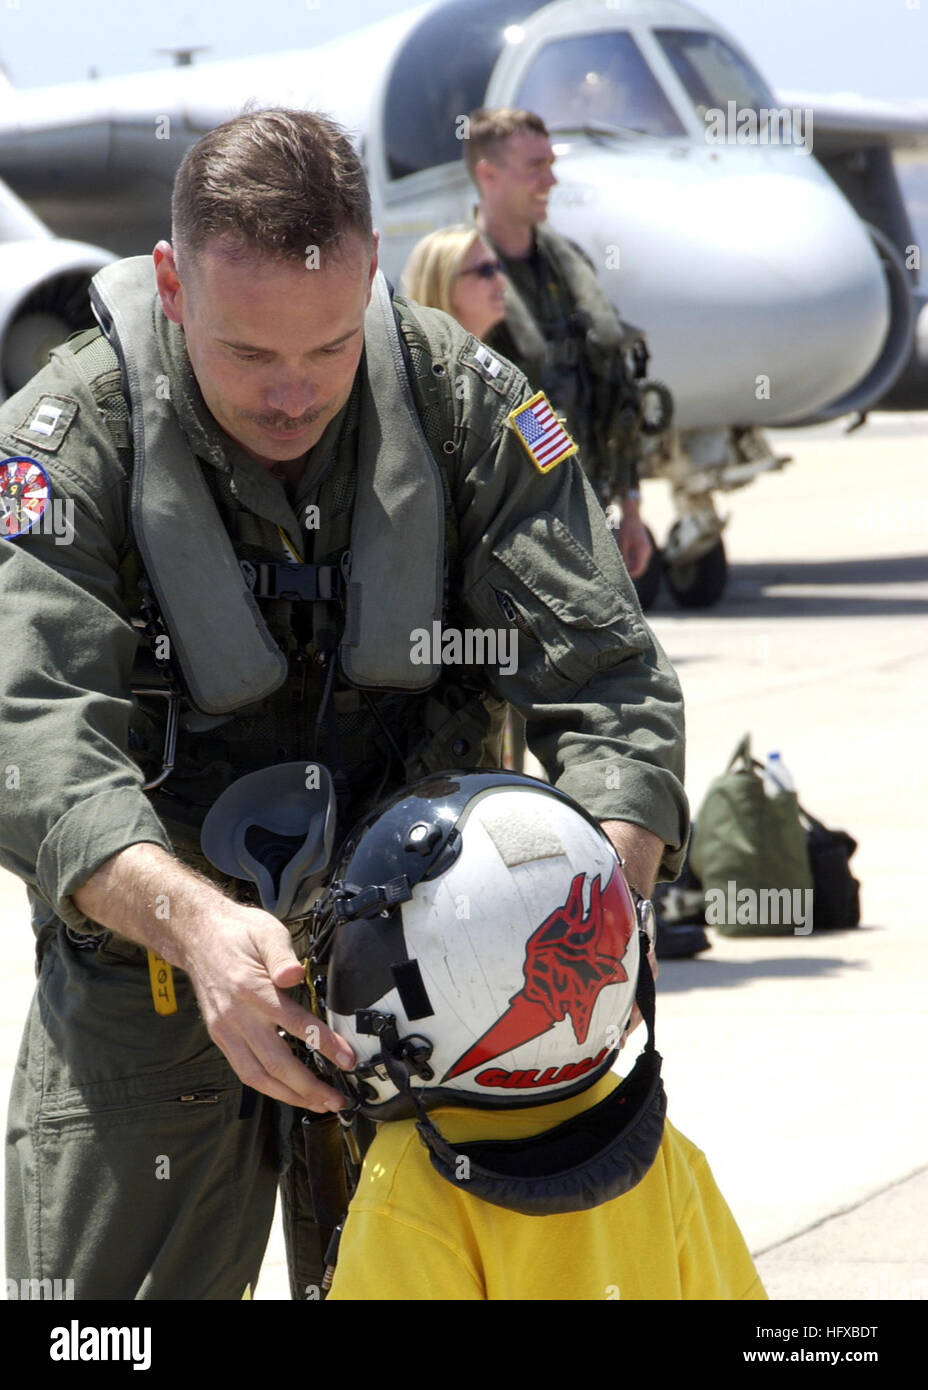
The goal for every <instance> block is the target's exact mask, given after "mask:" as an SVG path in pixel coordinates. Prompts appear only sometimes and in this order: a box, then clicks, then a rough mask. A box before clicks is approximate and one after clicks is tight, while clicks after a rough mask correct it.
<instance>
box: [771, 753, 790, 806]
mask: <svg viewBox="0 0 928 1390" xmlns="http://www.w3.org/2000/svg"><path fill="white" fill-rule="evenodd" d="M795 790H796V784H795V782H794V781H793V779H792V777H791V776H790V771H789V768H788V767H787V766H786V764H785V763H784V761H783V759H782V758H781V757H780V755H779V753H768V754H767V761H766V762H765V763H764V791H765V792H766V793H767V795H768V796H779V795H780V793H781V792H794V791H795Z"/></svg>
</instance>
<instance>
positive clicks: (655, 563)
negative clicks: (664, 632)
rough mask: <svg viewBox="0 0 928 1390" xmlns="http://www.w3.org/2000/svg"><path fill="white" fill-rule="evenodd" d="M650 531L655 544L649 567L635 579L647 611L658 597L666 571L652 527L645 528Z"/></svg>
mask: <svg viewBox="0 0 928 1390" xmlns="http://www.w3.org/2000/svg"><path fill="white" fill-rule="evenodd" d="M644 529H645V530H646V531H647V533H648V539H649V540H650V542H651V545H652V546H653V549H652V551H651V558H650V560H649V561H648V568H647V569H646V570H645V572H644V574H640V575H639V576H638V578H637V579H633V580H632V583H633V584H634V586H635V593H636V594H637V595H638V602H639V603H640V604H641V607H642V609H643V610H644V611H647V610H648V609H649V608H650V607H651V605H652V604H653V602H654V600H655V599H656V598H657V591H658V589H660V587H661V576H662V574H663V573H664V561H663V558H662V556H661V552H660V551H659V550H658V548H657V541H656V540H655V539H654V536H653V535H652V533H651V529H650V527H648V526H646V527H645V528H644Z"/></svg>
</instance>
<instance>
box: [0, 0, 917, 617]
mask: <svg viewBox="0 0 928 1390" xmlns="http://www.w3.org/2000/svg"><path fill="white" fill-rule="evenodd" d="M248 100H251V101H254V102H257V103H258V104H260V105H282V104H283V105H293V106H298V107H306V108H310V109H320V110H324V111H326V112H329V113H330V114H332V115H333V116H334V117H336V118H337V119H338V120H340V121H341V122H342V123H343V124H345V125H346V126H347V127H348V128H349V129H350V130H351V131H352V132H353V133H354V135H355V136H356V139H357V143H358V147H359V149H360V151H361V153H362V156H363V158H364V160H365V163H366V166H367V169H368V173H369V176H370V181H371V192H372V197H373V202H374V213H375V225H377V226H378V227H379V229H380V231H381V234H382V263H383V265H384V268H385V270H386V272H387V274H388V275H389V276H390V277H391V278H393V279H396V277H397V276H398V273H399V271H400V269H401V267H402V265H403V263H404V261H405V258H406V256H407V255H408V253H409V251H410V249H411V247H412V246H413V244H414V243H415V241H416V240H417V239H418V238H419V237H420V236H422V235H423V234H424V233H426V232H428V231H430V230H432V229H434V228H436V227H439V226H442V225H444V224H446V223H448V222H452V221H459V220H461V219H462V218H467V217H468V216H469V215H470V213H471V210H472V208H473V204H474V190H473V188H472V187H471V186H470V184H469V182H468V179H467V177H466V174H465V171H464V167H463V162H462V159H461V141H462V140H463V139H465V138H466V134H467V131H466V114H467V113H468V112H469V111H471V110H473V109H474V108H475V107H477V106H482V105H489V106H501V105H515V106H522V107H527V108H529V109H532V110H535V111H538V112H539V113H540V114H541V115H542V117H543V118H544V119H545V121H546V122H547V124H548V126H549V129H550V130H551V132H552V139H553V140H554V143H555V150H556V153H557V155H558V160H557V165H556V169H555V173H556V176H557V179H558V184H557V187H555V188H554V189H553V190H552V196H551V200H550V205H549V215H550V221H551V225H552V226H553V227H554V228H555V230H557V231H559V232H561V233H563V234H564V235H566V236H568V237H571V238H572V239H573V240H574V241H576V242H577V243H578V244H579V245H580V246H581V247H583V249H584V250H585V251H586V252H587V254H588V255H589V256H590V258H591V259H592V261H593V263H594V265H595V266H596V267H597V269H598V271H599V274H600V278H601V281H602V283H603V285H604V286H605V287H606V289H607V291H608V293H609V294H610V296H611V297H612V299H613V300H614V302H615V304H616V306H617V308H618V310H619V312H620V314H621V315H622V317H623V319H625V320H627V321H633V322H634V323H636V324H640V325H642V326H643V328H644V330H645V332H646V334H647V343H648V347H649V349H650V353H651V365H652V368H653V373H654V376H655V377H656V378H659V379H660V380H661V381H663V382H666V383H667V385H668V386H669V388H670V391H671V393H672V395H673V400H674V416H673V422H672V428H670V429H669V430H665V431H664V432H663V433H657V434H654V435H652V436H650V437H649V439H648V440H647V441H646V445H645V447H646V449H647V451H648V452H647V454H646V457H645V459H644V460H643V465H642V472H643V473H644V475H645V476H648V475H651V476H655V477H664V478H666V479H667V480H668V482H669V484H670V486H671V489H672V495H673V501H674V507H675V513H676V519H675V521H674V523H673V526H672V527H671V530H670V534H669V536H668V537H667V538H666V541H665V544H664V546H663V555H662V561H661V564H662V566H663V571H664V574H665V577H666V581H667V584H668V586H669V588H670V590H671V592H672V594H673V595H674V597H675V599H676V600H677V602H678V603H680V604H681V605H683V606H685V607H699V606H706V605H708V604H711V603H714V602H715V601H717V600H718V598H719V597H720V596H721V594H722V592H723V589H724V585H725V579H726V572H727V562H726V556H725V548H724V542H723V538H722V531H723V527H724V525H725V522H724V520H723V519H722V518H721V517H720V516H719V513H718V511H717V508H716V505H715V494H716V492H717V491H719V490H730V489H732V488H737V487H740V486H743V485H744V484H745V483H747V482H749V481H751V480H752V479H753V478H754V477H756V476H757V475H758V474H759V473H762V472H765V471H768V470H771V469H776V468H779V467H781V466H782V464H783V463H784V462H786V460H784V459H782V458H777V457H775V456H774V455H773V453H772V451H771V449H770V447H769V446H768V443H767V441H766V439H765V437H764V433H763V430H764V427H765V426H774V425H776V426H783V425H797V424H808V423H810V422H815V421H821V420H826V419H830V418H834V417H836V416H840V415H845V414H856V415H857V417H858V419H859V420H862V419H864V418H865V416H866V412H867V411H868V410H871V409H874V408H876V407H879V408H880V409H897V408H898V409H926V408H928V307H926V303H928V301H926V297H925V296H924V295H923V294H920V293H919V292H918V289H917V283H918V263H919V251H918V247H917V246H916V245H915V241H914V236H913V233H912V228H911V225H910V223H909V219H908V216H907V213H906V209H905V205H904V203H903V200H902V197H901V194H900V190H899V184H898V180H897V178H896V174H895V171H894V168H893V162H892V153H893V150H905V149H909V150H922V149H925V148H928V108H926V109H925V110H921V109H919V110H918V111H916V112H915V113H914V114H913V113H912V112H911V111H909V110H906V109H905V108H902V107H898V108H896V107H888V106H884V105H880V104H875V103H861V102H857V103H854V104H853V105H850V104H844V105H842V104H840V103H837V102H833V101H831V102H830V101H828V100H827V99H825V100H822V99H818V98H815V99H807V98H803V99H802V100H799V101H797V100H791V99H790V98H789V96H788V95H787V96H785V97H783V96H781V97H780V99H779V100H778V99H777V97H776V96H775V95H774V93H773V92H772V91H771V90H770V88H769V87H768V85H767V84H766V82H765V81H764V80H763V78H762V77H761V76H760V75H759V73H758V72H757V70H756V68H755V67H754V66H753V64H752V63H751V62H750V61H749V59H748V58H747V57H746V56H745V54H744V53H743V52H742V51H741V50H740V48H739V46H738V44H737V43H736V42H735V41H734V40H733V39H732V38H731V37H729V36H728V35H727V34H726V33H725V32H724V31H723V30H722V29H720V28H719V26H718V25H716V24H715V23H714V22H712V21H710V20H709V19H707V18H706V17H705V16H704V15H702V14H700V13H699V12H698V11H697V10H695V9H693V8H691V7H690V6H689V5H685V4H681V3H677V0H607V2H605V3H604V0H555V2H554V3H552V4H547V5H539V3H538V0H443V2H442V3H438V4H434V5H428V6H425V7H423V8H420V9H417V10H414V11H410V12H408V13H406V14H402V15H398V16H395V17H393V18H391V19H387V20H384V21H383V22H381V23H379V24H376V25H372V26H370V27H368V28H367V29H365V30H362V31H359V32H357V33H353V34H349V35H347V36H345V37H343V38H340V39H338V40H335V41H334V42H331V43H328V44H324V45H320V46H319V47H317V48H315V49H310V50H306V51H302V52H300V51H296V52H289V53H285V54H277V55H271V56H267V57H255V58H249V59H242V60H235V61H231V62H221V63H201V64H197V65H193V66H191V65H190V63H189V60H188V61H187V62H185V63H184V64H183V65H181V66H177V67H175V68H173V69H170V70H168V71H164V70H160V71H156V72H152V73H147V74H141V75H138V74H136V75H133V76H131V77H124V78H112V79H105V80H95V81H90V82H85V83H76V84H69V85H66V86H57V87H54V88H48V89H34V90H29V91H24V92H15V91H13V89H12V88H11V87H10V86H9V85H8V84H7V85H6V87H5V89H3V90H0V177H2V178H3V179H5V180H6V183H7V185H8V187H3V185H0V378H2V380H0V388H2V393H3V394H8V393H9V392H11V391H14V390H16V389H17V388H18V387H19V386H21V385H22V384H23V383H24V382H25V381H26V380H28V378H29V377H30V376H31V375H32V373H33V372H34V371H35V370H36V368H37V366H38V365H39V363H40V362H41V360H42V358H43V354H45V353H47V350H48V348H49V347H50V346H52V345H53V344H54V342H55V341H60V340H61V339H62V338H63V337H64V336H65V335H66V333H67V332H70V331H73V329H75V328H77V327H80V326H83V324H84V322H85V316H86V312H87V305H86V293H85V292H86V285H87V282H88V279H89V277H90V275H92V274H93V273H94V271H95V270H96V269H98V268H99V266H100V265H102V264H104V263H105V262H106V261H107V260H108V259H110V257H111V255H112V253H114V252H115V253H118V254H134V253H139V252H147V251H149V250H150V249H151V247H152V245H153V244H154V242H155V241H156V240H157V239H158V238H159V237H162V236H165V235H167V234H168V226H169V192H170V185H171V180H172V178H173V174H174V171H175V169H176V167H177V164H178V163H179V161H180V159H181V157H182V156H183V154H184V152H185V150H186V149H187V148H188V147H189V146H190V144H192V143H193V142H194V141H195V140H196V139H198V138H199V136H200V135H201V134H203V133H204V132H205V131H206V130H208V129H210V128H211V127H213V126H214V125H216V124H218V123H219V122H221V121H223V120H225V119H227V118H228V117H230V116H231V115H234V114H235V113H236V112H237V111H238V110H240V109H241V108H242V106H243V104H244V103H245V102H246V101H248ZM11 190H12V191H11ZM21 200H24V201H21ZM24 203H25V204H28V207H27V206H24ZM49 229H51V230H49ZM57 236H67V237H68V238H69V239H68V240H66V241H60V240H57V239H56V237H57ZM72 237H77V238H79V240H78V241H72V240H70V238H72ZM102 248H106V249H105V250H104V249H102ZM658 578H659V568H658V567H655V568H654V569H653V570H652V572H651V577H650V579H649V581H648V585H647V586H646V587H648V588H650V589H651V590H652V591H653V588H654V585H655V583H656V581H657V579H658ZM644 597H645V599H646V600H647V597H648V595H647V594H645V595H644Z"/></svg>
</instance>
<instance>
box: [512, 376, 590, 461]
mask: <svg viewBox="0 0 928 1390" xmlns="http://www.w3.org/2000/svg"><path fill="white" fill-rule="evenodd" d="M507 421H508V423H509V424H511V425H512V428H513V429H514V430H515V432H516V434H517V435H518V436H519V438H520V439H521V440H522V443H523V445H524V446H525V451H526V453H527V454H528V456H529V458H530V459H531V460H532V463H533V464H534V465H535V467H536V468H537V469H538V472H539V473H550V472H551V469H552V468H556V467H557V465H558V464H559V463H563V461H564V459H568V458H570V456H571V455H572V454H576V453H577V452H578V451H579V449H578V445H576V444H575V443H574V441H573V440H572V439H571V437H570V435H569V434H568V433H567V431H566V430H565V428H564V426H563V425H562V424H561V422H560V420H559V419H558V418H557V416H556V415H555V413H554V407H553V406H552V405H551V402H550V401H549V400H548V398H547V396H546V395H545V393H544V391H536V392H535V395H534V396H532V397H531V398H530V399H529V400H527V401H526V402H525V404H524V405H520V406H519V407H518V408H517V409H516V410H513V411H510V413H509V415H508V416H507Z"/></svg>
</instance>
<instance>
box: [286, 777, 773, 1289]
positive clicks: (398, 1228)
mask: <svg viewBox="0 0 928 1390" xmlns="http://www.w3.org/2000/svg"><path fill="white" fill-rule="evenodd" d="M636 898H637V895H635V894H633V892H632V891H631V890H630V888H629V886H628V884H627V883H626V881H625V877H624V875H623V873H622V868H621V864H620V861H619V860H618V858H617V856H616V854H615V851H614V850H613V848H612V846H611V844H610V843H609V841H608V839H607V838H606V836H605V834H604V833H603V832H602V830H601V828H600V827H599V825H598V823H597V822H596V821H594V820H593V819H592V818H591V817H589V816H588V815H587V814H586V812H584V811H583V810H582V808H580V807H579V806H577V805H576V803H574V802H573V801H571V799H570V798H569V797H567V796H565V795H564V794H563V793H561V792H559V791H557V789H555V788H553V787H551V786H548V785H547V784H545V783H541V782H535V781H534V780H533V779H531V778H527V777H524V776H522V775H521V774H517V773H497V772H492V773H490V772H476V773H474V772H470V773H460V774H457V773H448V774H442V775H441V776H439V777H436V778H431V779H428V780H427V781H426V782H425V783H422V784H419V785H418V786H417V787H415V788H412V789H409V790H408V791H407V792H405V793H402V794H400V796H399V797H397V798H394V800H393V801H392V802H391V803H389V805H388V806H387V808H386V809H385V810H383V811H382V812H380V813H377V814H375V815H373V816H372V817H370V818H369V819H368V821H367V822H366V823H365V824H364V825H363V826H362V827H361V829H360V831H359V832H356V834H355V835H354V836H353V837H352V839H351V841H350V842H349V845H348V846H347V848H346V851H345V853H344V855H343V859H342V862H341V864H340V866H339V868H338V870H337V871H336V876H335V879H334V882H333V884H332V885H331V887H330V889H329V891H328V893H327V894H326V897H325V898H324V899H323V901H322V902H321V904H320V906H319V909H318V912H317V918H316V945H315V953H314V954H315V959H316V964H317V965H321V967H322V968H323V969H324V970H325V971H326V972H327V973H326V977H325V985H324V992H325V1003H326V1007H327V1012H328V1021H329V1023H330V1024H331V1026H332V1027H333V1028H335V1029H336V1031H337V1032H338V1033H340V1034H341V1036H342V1037H344V1038H346V1039H347V1041H349V1042H350V1043H351V1045H352V1047H353V1048H354V1050H355V1053H356V1056H357V1059H358V1061H357V1065H356V1067H355V1069H354V1071H353V1072H351V1073H347V1074H345V1076H344V1078H343V1081H344V1084H346V1085H347V1088H348V1090H349V1093H350V1094H351V1096H352V1098H353V1099H354V1101H355V1102H356V1104H357V1106H358V1108H359V1109H360V1110H361V1111H362V1112H363V1113H364V1114H365V1115H367V1116H368V1117H370V1118H373V1119H378V1120H385V1121H387V1123H384V1124H382V1125H381V1126H380V1128H379V1130H378V1132H377V1134H376V1137H375V1138H374V1141H373V1143H372V1145H371V1147H370V1149H369V1150H368V1153H367V1155H366V1158H365V1161H364V1167H363V1170H362V1173H361V1177H360V1182H359V1184H358V1187H357V1190H356V1192H355V1195H354V1197H353V1199H352V1201H351V1205H350V1208H349V1211H348V1216H347V1221H346V1223H345V1225H344V1231H343V1234H342V1237H341V1244H340V1249H339V1253H338V1260H337V1265H336V1268H335V1274H334V1281H333V1283H332V1287H331V1292H330V1294H329V1297H330V1298H334V1299H339V1300H349V1299H429V1300H435V1299H520V1300H522V1299H532V1300H543V1299H557V1300H563V1299H757V1298H765V1297H766V1295H765V1293H764V1290H763V1287H762V1285H761V1283H760V1280H759V1278H758V1276H757V1273H756V1270H755V1269H754V1265H753V1262H752V1260H751V1257H750V1255H749V1253H748V1251H747V1248H746V1246H745V1244H744V1240H743V1238H742V1236H741V1233H740V1231H739V1230H738V1227H737V1225H736V1223H735V1221H734V1218H733V1217H732V1215H731V1212H730V1211H729V1209H728V1207H727V1205H726V1204H725V1201H724V1199H723V1197H722V1196H721V1194H720V1192H719V1191H718V1188H717V1187H716V1185H715V1182H714V1181H713V1178H712V1174H711V1172H710V1170H709V1167H708V1164H707V1162H706V1159H705V1157H704V1156H703V1154H702V1153H701V1152H700V1151H699V1150H698V1149H697V1148H696V1147H695V1146H694V1145H693V1144H691V1143H690V1141H689V1140H688V1139H686V1138H685V1137H684V1136H683V1135H682V1134H680V1133H679V1132H678V1131H677V1130H676V1129H674V1127H673V1126H672V1125H671V1124H670V1123H669V1122H667V1121H666V1120H665V1108H666V1101H665V1097H664V1091H663V1084H662V1082H661V1078H660V1066H661V1058H660V1054H659V1053H658V1052H657V1051H656V1049H655V1045H654V984H653V979H652V974H651V969H650V966H649V963H648V962H649V936H648V934H647V932H646V930H645V928H646V927H647V924H648V920H649V912H648V907H649V905H648V904H647V903H645V902H643V901H642V900H641V899H640V898H638V899H637V902H636ZM639 1011H640V1014H639ZM639 1016H640V1017H643V1019H644V1021H645V1022H646V1024H647V1028H648V1041H647V1044H646V1046H645V1048H644V1050H643V1052H642V1053H641V1055H640V1056H639V1058H638V1060H637V1061H636V1063H635V1066H634V1068H633V1069H632V1071H631V1073H630V1075H629V1076H628V1077H627V1078H626V1079H625V1080H624V1081H621V1082H620V1081H619V1080H618V1078H617V1077H616V1076H615V1075H614V1074H613V1073H612V1071H611V1067H612V1063H613V1062H614V1060H615V1058H616V1055H617V1053H618V1050H619V1048H620V1047H621V1045H622V1043H623V1042H624V1040H625V1037H626V1036H627V1034H628V1032H629V1031H630V1030H631V1028H632V1027H634V1026H635V1024H636V1023H637V1021H639Z"/></svg>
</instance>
